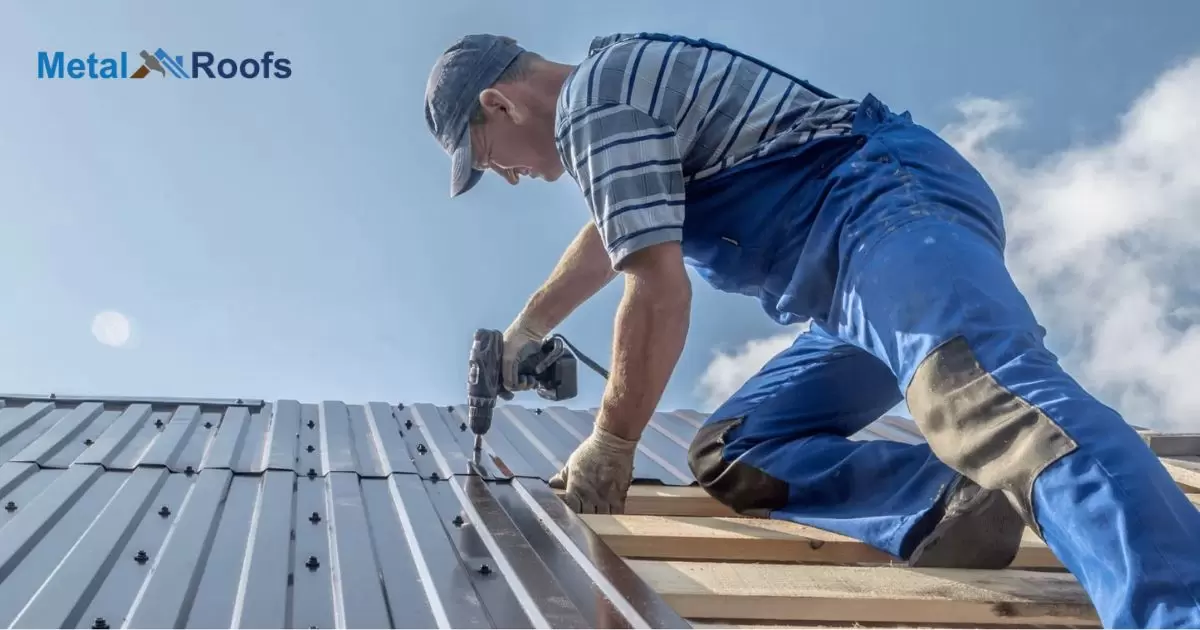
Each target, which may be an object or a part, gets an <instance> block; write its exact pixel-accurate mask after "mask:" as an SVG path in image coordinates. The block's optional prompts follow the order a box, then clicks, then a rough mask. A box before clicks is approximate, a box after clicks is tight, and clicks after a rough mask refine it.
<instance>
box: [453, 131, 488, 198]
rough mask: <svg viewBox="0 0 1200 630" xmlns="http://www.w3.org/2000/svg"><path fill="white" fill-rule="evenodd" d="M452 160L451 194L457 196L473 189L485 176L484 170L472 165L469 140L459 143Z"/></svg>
mask: <svg viewBox="0 0 1200 630" xmlns="http://www.w3.org/2000/svg"><path fill="white" fill-rule="evenodd" d="M464 135H465V134H464ZM450 160H451V163H450V196H451V197H457V196H459V195H461V194H463V193H465V192H467V191H468V190H471V188H473V187H474V186H475V184H476V183H477V182H478V181H479V178H481V177H483V171H478V170H475V168H474V167H473V166H472V162H474V159H473V158H472V157H471V143H470V142H469V141H464V142H463V143H461V144H459V145H458V148H457V149H455V150H454V154H453V155H452V156H451V158H450Z"/></svg>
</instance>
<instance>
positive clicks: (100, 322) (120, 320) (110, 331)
mask: <svg viewBox="0 0 1200 630" xmlns="http://www.w3.org/2000/svg"><path fill="white" fill-rule="evenodd" d="M92 336H94V337H95V338H96V341H99V342H100V343H102V344H104V345H106V346H113V347H114V348H119V347H121V346H123V345H125V343H126V342H127V341H129V318H127V317H125V316H124V315H122V314H121V313H118V312H116V311H104V312H102V313H97V314H96V316H95V317H93V318H92Z"/></svg>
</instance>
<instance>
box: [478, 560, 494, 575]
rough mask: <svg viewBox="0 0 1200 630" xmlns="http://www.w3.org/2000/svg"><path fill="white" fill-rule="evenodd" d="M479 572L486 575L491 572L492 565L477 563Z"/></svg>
mask: <svg viewBox="0 0 1200 630" xmlns="http://www.w3.org/2000/svg"><path fill="white" fill-rule="evenodd" d="M479 572H480V573H482V574H484V575H487V574H489V573H491V572H492V567H490V566H488V563H486V562H484V563H483V564H481V565H479Z"/></svg>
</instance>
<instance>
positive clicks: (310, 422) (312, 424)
mask: <svg viewBox="0 0 1200 630" xmlns="http://www.w3.org/2000/svg"><path fill="white" fill-rule="evenodd" d="M315 426H317V423H316V422H313V421H312V420H309V421H308V428H310V429H311V428H313V427H315Z"/></svg>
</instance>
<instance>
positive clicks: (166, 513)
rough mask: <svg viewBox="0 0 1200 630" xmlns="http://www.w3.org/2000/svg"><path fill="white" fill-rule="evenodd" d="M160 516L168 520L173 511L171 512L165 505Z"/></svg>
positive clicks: (160, 509) (159, 512)
mask: <svg viewBox="0 0 1200 630" xmlns="http://www.w3.org/2000/svg"><path fill="white" fill-rule="evenodd" d="M158 515H159V516H161V517H163V518H166V517H168V516H170V515H171V510H170V508H168V507H167V506H165V505H164V506H162V507H161V508H159V510H158Z"/></svg>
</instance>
